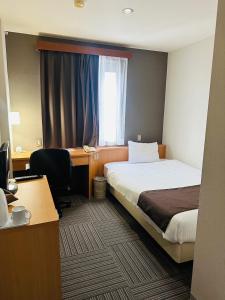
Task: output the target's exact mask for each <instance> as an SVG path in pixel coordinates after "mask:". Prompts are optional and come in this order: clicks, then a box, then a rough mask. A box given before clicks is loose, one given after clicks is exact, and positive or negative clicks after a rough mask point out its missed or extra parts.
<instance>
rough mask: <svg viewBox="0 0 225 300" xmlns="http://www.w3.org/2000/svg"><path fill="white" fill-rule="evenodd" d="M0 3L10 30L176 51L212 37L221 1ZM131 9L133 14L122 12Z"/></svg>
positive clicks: (22, 0)
mask: <svg viewBox="0 0 225 300" xmlns="http://www.w3.org/2000/svg"><path fill="white" fill-rule="evenodd" d="M73 3H74V1H73V0H0V18H1V19H2V22H3V25H4V29H5V30H6V31H13V32H21V33H30V34H40V33H41V34H43V33H44V34H55V35H62V36H66V37H73V38H82V39H88V40H96V41H102V42H109V43H117V44H121V45H124V46H128V47H134V48H141V49H150V50H161V51H172V50H174V49H177V48H181V47H184V46H186V45H188V44H191V43H194V42H197V41H199V40H202V39H204V38H206V37H208V36H210V35H213V34H214V28H215V19H216V8H217V0H87V5H86V7H85V8H84V9H79V8H75V7H74V4H73ZM125 7H132V8H133V9H134V10H135V12H134V14H133V15H129V16H126V15H124V14H122V13H121V10H122V9H123V8H125Z"/></svg>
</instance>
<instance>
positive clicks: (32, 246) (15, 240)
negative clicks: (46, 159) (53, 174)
mask: <svg viewBox="0 0 225 300" xmlns="http://www.w3.org/2000/svg"><path fill="white" fill-rule="evenodd" d="M16 196H17V197H18V198H19V200H17V201H15V202H13V203H11V205H10V207H9V209H11V208H12V207H13V206H18V205H24V206H25V207H26V208H27V209H28V210H30V211H31V214H32V217H31V220H30V224H29V225H27V226H21V227H17V228H11V229H2V230H0V269H1V271H0V299H4V300H18V299H20V300H31V299H32V300H40V299H41V300H50V299H54V300H59V299H61V288H60V287H61V283H60V254H59V253H60V252H59V224H58V214H57V211H56V209H55V206H54V203H53V199H52V196H51V193H50V190H49V187H48V183H47V179H46V178H45V177H44V178H42V179H38V180H33V181H27V182H24V183H20V184H19V188H18V192H17V194H16Z"/></svg>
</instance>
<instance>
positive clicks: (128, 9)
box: [122, 7, 134, 15]
mask: <svg viewBox="0 0 225 300" xmlns="http://www.w3.org/2000/svg"><path fill="white" fill-rule="evenodd" d="M122 12H123V13H124V14H125V15H132V14H133V13H134V10H133V8H130V7H126V8H124V9H123V10H122Z"/></svg>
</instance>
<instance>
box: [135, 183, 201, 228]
mask: <svg viewBox="0 0 225 300" xmlns="http://www.w3.org/2000/svg"><path fill="white" fill-rule="evenodd" d="M199 192H200V185H196V186H190V187H183V188H176V189H168V190H157V191H146V192H142V193H141V194H140V196H139V199H138V206H139V207H140V208H141V209H142V210H143V211H144V212H145V213H146V214H147V215H148V216H149V217H150V218H151V219H152V220H153V221H154V222H155V224H156V225H157V226H158V227H159V228H160V229H162V230H163V231H164V232H165V231H166V228H167V226H168V224H169V222H170V220H171V219H172V217H173V216H174V215H176V214H178V213H181V212H184V211H188V210H192V209H197V208H198V204H199Z"/></svg>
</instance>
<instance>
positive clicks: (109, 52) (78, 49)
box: [37, 40, 132, 59]
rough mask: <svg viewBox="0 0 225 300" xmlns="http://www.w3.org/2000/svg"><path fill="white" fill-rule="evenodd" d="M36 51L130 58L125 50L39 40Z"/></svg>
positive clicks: (130, 54)
mask: <svg viewBox="0 0 225 300" xmlns="http://www.w3.org/2000/svg"><path fill="white" fill-rule="evenodd" d="M37 50H46V51H57V52H69V53H79V54H91V55H103V56H112V57H123V58H128V59H131V58H132V53H131V52H129V51H126V50H117V49H108V48H101V47H91V46H84V45H76V44H65V43H56V42H48V41H42V40H39V41H38V42H37Z"/></svg>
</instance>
